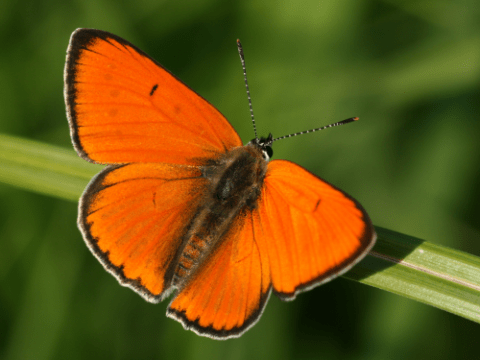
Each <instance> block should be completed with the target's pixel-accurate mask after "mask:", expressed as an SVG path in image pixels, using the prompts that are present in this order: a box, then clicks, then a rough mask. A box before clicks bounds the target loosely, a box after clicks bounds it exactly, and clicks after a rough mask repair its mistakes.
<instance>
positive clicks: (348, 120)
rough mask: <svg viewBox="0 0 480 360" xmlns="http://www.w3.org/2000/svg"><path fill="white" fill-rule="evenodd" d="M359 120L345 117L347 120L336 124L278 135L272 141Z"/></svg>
mask: <svg viewBox="0 0 480 360" xmlns="http://www.w3.org/2000/svg"><path fill="white" fill-rule="evenodd" d="M357 120H358V117H352V118H349V119H345V120H342V121H339V122H336V123H334V124H330V125H326V126H322V127H319V128H316V129H311V130H305V131H300V132H297V133H294V134H289V135H284V136H280V137H278V138H275V139H273V140H272V142H274V141H277V140H283V139H288V138H291V137H294V136H298V135H303V134H308V133H312V132H315V131H320V130H325V129H328V128H331V127H334V126H339V125H344V124H348V123H350V122H352V121H357Z"/></svg>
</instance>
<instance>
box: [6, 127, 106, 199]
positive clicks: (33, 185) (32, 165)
mask: <svg viewBox="0 0 480 360" xmlns="http://www.w3.org/2000/svg"><path fill="white" fill-rule="evenodd" d="M101 168H102V166H100V165H95V164H91V163H88V162H86V161H85V160H83V159H81V158H79V157H78V156H77V154H75V152H74V151H73V149H64V148H61V147H58V146H53V145H48V144H44V143H40V142H36V141H32V140H26V139H22V138H16V137H13V136H8V135H4V134H0V181H1V182H4V183H7V184H10V185H14V186H17V187H20V188H22V189H25V190H30V191H33V192H37V193H41V194H46V195H51V196H55V197H58V198H61V199H66V200H78V198H79V197H80V195H81V194H82V192H83V189H85V186H86V184H87V183H88V181H89V180H90V179H91V178H92V176H93V175H95V174H96V173H97V172H99V171H100V169H101Z"/></svg>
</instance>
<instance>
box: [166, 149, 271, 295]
mask: <svg viewBox="0 0 480 360" xmlns="http://www.w3.org/2000/svg"><path fill="white" fill-rule="evenodd" d="M267 163H268V160H266V159H265V156H264V151H263V150H262V148H261V147H260V146H258V145H256V144H254V143H249V144H247V145H246V146H243V147H238V148H235V149H233V150H231V151H228V152H226V153H225V154H224V155H223V156H221V157H220V158H218V159H216V160H209V161H208V163H207V164H206V165H205V166H203V167H202V176H203V177H205V178H206V179H207V180H208V181H207V183H208V187H209V191H207V192H206V193H207V194H208V195H206V197H205V199H204V201H202V203H201V205H199V207H198V209H197V211H196V213H195V215H194V217H193V219H192V221H191V222H190V224H189V225H188V227H187V231H186V233H185V235H184V237H183V240H182V246H181V247H180V249H179V252H178V253H177V258H178V261H173V262H172V263H173V264H177V265H176V268H175V270H174V273H173V278H172V279H171V281H172V284H173V285H174V286H176V287H178V288H181V287H182V284H183V283H184V282H185V281H187V280H188V279H189V278H190V277H191V275H193V274H194V272H195V269H197V268H198V267H199V265H200V264H202V263H203V261H204V260H205V259H206V258H207V257H208V255H209V254H211V253H212V252H213V251H215V249H216V248H217V247H218V245H219V244H220V243H221V242H222V239H224V238H225V236H226V235H227V234H228V231H229V230H230V229H231V228H232V226H235V224H234V219H236V218H237V216H238V215H240V216H241V213H242V211H245V210H247V209H252V208H255V207H256V205H257V200H258V198H259V196H260V194H261V188H262V185H263V180H264V178H265V173H266V171H267Z"/></svg>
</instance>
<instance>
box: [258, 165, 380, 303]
mask: <svg viewBox="0 0 480 360" xmlns="http://www.w3.org/2000/svg"><path fill="white" fill-rule="evenodd" d="M258 212H259V214H260V220H261V224H262V226H263V236H255V239H257V242H259V243H260V242H264V244H263V245H262V246H260V245H259V247H260V248H262V249H266V250H267V251H268V258H269V263H270V273H271V278H272V285H273V289H274V292H275V294H277V295H278V296H279V297H280V298H281V299H284V300H291V299H294V298H295V296H296V294H297V293H298V292H300V291H302V290H306V289H310V288H312V287H314V286H316V285H319V284H322V283H324V282H326V281H329V280H331V279H333V278H334V277H337V276H339V275H341V274H343V273H344V272H346V271H347V270H348V269H350V268H351V267H352V266H353V265H354V264H356V263H357V262H358V261H360V260H361V259H362V258H363V257H364V256H365V255H366V254H367V253H368V251H369V250H370V249H371V248H372V246H373V245H374V243H375V239H376V235H375V231H374V228H373V225H372V223H371V221H370V218H369V217H368V215H367V213H366V212H365V210H364V209H363V208H362V206H361V205H360V204H359V203H358V202H357V201H355V200H354V199H353V198H351V197H350V196H349V195H347V194H345V193H344V192H342V191H340V190H339V189H337V188H335V187H334V186H332V185H330V184H328V183H327V182H325V181H323V180H322V179H320V178H318V177H317V176H315V175H313V174H312V173H310V172H308V171H307V170H305V169H303V168H302V167H300V166H298V165H296V164H294V163H292V162H289V161H285V160H273V161H271V162H270V163H269V164H268V170H267V174H266V176H265V182H264V187H263V191H262V196H261V198H260V199H259V204H258Z"/></svg>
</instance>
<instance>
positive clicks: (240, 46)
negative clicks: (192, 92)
mask: <svg viewBox="0 0 480 360" xmlns="http://www.w3.org/2000/svg"><path fill="white" fill-rule="evenodd" d="M237 48H238V54H239V55H240V61H241V62H242V68H243V78H244V80H245V87H246V89H247V97H248V106H249V107H250V116H251V117H252V124H253V131H254V132H255V139H256V140H258V136H257V126H256V125H255V117H254V116H253V108H252V98H251V97H250V89H249V87H248V81H247V69H246V67H245V56H244V55H243V48H242V43H241V42H240V40H239V39H237ZM357 120H358V117H352V118H349V119H345V120H342V121H339V122H336V123H334V124H330V125H326V126H322V127H319V128H316V129H311V130H305V131H300V132H297V133H294V134H288V135H284V136H280V137H278V138H275V139H271V137H270V139H271V140H270V139H269V140H270V141H269V144H270V145H271V143H273V142H274V141H278V140H283V139H288V138H291V137H294V136H298V135H303V134H308V133H312V132H315V131H320V130H325V129H328V128H331V127H334V126H339V125H344V124H348V123H350V122H352V121H357ZM270 136H271V134H270Z"/></svg>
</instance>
